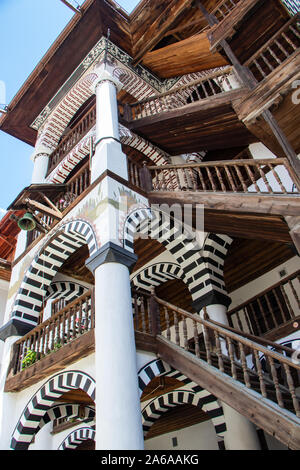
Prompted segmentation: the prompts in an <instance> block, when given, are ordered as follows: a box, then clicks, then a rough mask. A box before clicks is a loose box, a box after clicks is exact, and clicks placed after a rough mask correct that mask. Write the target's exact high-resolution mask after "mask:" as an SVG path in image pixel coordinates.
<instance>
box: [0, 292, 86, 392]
mask: <svg viewBox="0 0 300 470" xmlns="http://www.w3.org/2000/svg"><path fill="white" fill-rule="evenodd" d="M93 295H94V294H93V291H92V290H90V291H88V292H87V293H85V294H84V295H83V296H81V297H80V298H78V299H76V300H74V301H73V302H71V303H70V304H68V305H67V306H66V307H65V308H63V309H62V310H60V311H58V312H57V313H56V314H55V315H53V316H51V317H50V318H49V319H48V320H46V321H44V322H43V323H41V324H40V325H38V326H37V327H36V328H34V329H33V330H31V331H30V332H29V333H27V334H26V335H25V336H23V337H22V338H21V339H19V340H18V341H17V342H16V343H15V344H14V352H13V357H12V362H11V365H10V369H9V371H8V376H7V381H6V391H19V390H22V389H24V388H26V387H28V386H30V385H31V384H33V383H35V382H37V381H39V380H42V379H43V378H45V377H47V376H48V375H51V374H54V373H55V372H57V371H59V370H61V369H63V368H64V367H66V366H67V365H68V364H71V363H72V362H75V361H76V360H79V359H81V358H83V357H85V356H87V355H89V354H91V353H92V352H93V351H94V347H95V344H94V342H95V341H94V327H95V312H94V301H93Z"/></svg>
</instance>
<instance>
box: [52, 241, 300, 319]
mask: <svg viewBox="0 0 300 470" xmlns="http://www.w3.org/2000/svg"><path fill="white" fill-rule="evenodd" d="M134 249H135V253H136V255H137V256H138V261H137V263H136V265H135V266H134V268H133V272H135V271H137V270H139V269H140V268H141V267H142V266H144V265H146V264H147V263H150V262H151V260H152V259H155V258H156V257H157V256H159V255H160V254H162V253H163V252H164V251H165V248H164V247H163V245H161V244H160V243H159V242H157V241H156V240H151V239H148V240H142V239H137V240H136V241H135V243H134ZM295 255H296V253H295V250H294V249H293V247H292V246H291V245H288V244H284V243H280V242H272V241H268V243H266V242H265V241H261V240H252V239H241V238H235V239H234V242H233V243H232V245H231V247H230V249H229V251H228V255H227V258H226V261H225V265H224V279H225V285H226V289H227V291H228V292H229V293H230V292H233V291H234V290H236V289H238V288H239V287H242V286H244V285H246V284H248V283H249V282H251V281H253V280H254V279H257V278H258V277H259V276H262V275H263V274H265V273H267V272H268V271H270V270H272V269H274V268H276V267H277V266H279V265H280V264H282V263H284V262H286V261H288V260H289V259H291V258H292V257H293V256H295ZM88 257H89V253H88V248H87V246H86V245H85V246H83V247H82V248H79V249H78V250H77V251H76V252H75V253H73V255H71V256H70V257H69V259H68V260H67V261H66V262H65V263H64V264H63V266H62V267H61V269H60V272H61V273H62V274H65V275H67V276H70V277H73V278H75V279H77V280H81V281H85V282H89V283H91V284H94V277H93V275H92V274H91V272H90V271H89V270H88V269H87V268H86V266H85V264H84V263H85V260H86V259H87V258H88ZM156 295H157V296H158V297H160V298H162V299H164V300H166V301H168V302H170V303H172V304H174V305H177V306H178V307H181V308H183V309H185V310H188V311H190V312H193V309H192V307H191V306H192V298H191V295H190V293H189V291H188V289H187V287H186V285H185V284H184V283H183V282H182V281H181V280H178V279H174V280H170V281H167V282H165V283H164V284H161V285H160V286H158V287H157V288H156Z"/></svg>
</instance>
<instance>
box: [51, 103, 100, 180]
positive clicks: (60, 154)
mask: <svg viewBox="0 0 300 470" xmlns="http://www.w3.org/2000/svg"><path fill="white" fill-rule="evenodd" d="M95 123H96V106H93V107H92V108H91V109H90V110H89V111H88V112H87V114H86V115H85V116H83V118H82V119H81V120H80V121H79V122H78V124H77V125H76V126H75V127H74V129H72V130H71V131H70V132H69V133H68V135H67V136H66V137H64V138H63V140H62V141H61V142H60V143H59V144H58V146H57V148H56V149H55V150H54V152H52V154H51V155H50V158H49V166H48V171H47V176H48V175H49V174H50V173H51V171H52V170H53V169H54V168H55V167H56V166H57V165H58V164H59V163H60V162H61V161H62V159H63V158H64V157H65V156H66V155H67V153H68V152H70V150H72V148H73V147H74V146H75V145H76V144H78V142H79V141H80V140H81V139H82V137H83V136H85V134H87V132H88V131H89V130H90V129H91V128H92V127H93V126H94V124H95Z"/></svg>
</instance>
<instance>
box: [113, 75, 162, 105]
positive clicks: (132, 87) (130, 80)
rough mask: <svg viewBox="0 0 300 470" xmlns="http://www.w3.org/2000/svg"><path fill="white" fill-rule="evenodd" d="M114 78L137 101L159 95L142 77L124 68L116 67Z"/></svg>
mask: <svg viewBox="0 0 300 470" xmlns="http://www.w3.org/2000/svg"><path fill="white" fill-rule="evenodd" d="M113 76H115V77H116V78H117V79H118V80H119V81H120V82H121V83H122V84H123V86H124V90H126V91H127V93H130V94H131V95H132V96H134V97H135V99H136V100H137V101H138V100H143V99H146V98H148V97H149V96H153V95H155V94H156V93H157V90H155V89H154V88H153V87H152V86H150V85H149V84H148V83H147V82H145V81H144V80H143V79H142V78H141V77H139V76H138V75H136V74H135V73H133V72H131V71H130V70H128V69H125V68H123V67H115V68H114V71H113Z"/></svg>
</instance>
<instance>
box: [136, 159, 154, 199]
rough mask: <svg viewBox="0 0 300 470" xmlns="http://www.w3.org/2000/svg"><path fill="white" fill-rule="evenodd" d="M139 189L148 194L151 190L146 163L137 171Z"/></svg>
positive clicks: (149, 175) (150, 180)
mask: <svg viewBox="0 0 300 470" xmlns="http://www.w3.org/2000/svg"><path fill="white" fill-rule="evenodd" d="M139 173H140V182H141V187H142V188H143V189H144V190H145V191H146V192H147V193H148V192H150V191H152V190H153V184H152V177H151V173H150V170H148V168H147V163H146V162H143V167H142V168H141V169H140V170H139Z"/></svg>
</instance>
